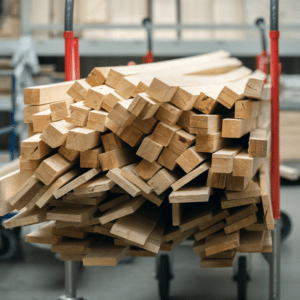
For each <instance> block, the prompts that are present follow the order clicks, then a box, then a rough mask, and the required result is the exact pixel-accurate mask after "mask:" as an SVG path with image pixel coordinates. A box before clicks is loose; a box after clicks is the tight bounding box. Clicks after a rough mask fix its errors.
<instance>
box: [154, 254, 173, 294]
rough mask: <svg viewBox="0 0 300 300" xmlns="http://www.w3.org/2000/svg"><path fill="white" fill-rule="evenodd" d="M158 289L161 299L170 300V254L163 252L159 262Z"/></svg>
mask: <svg viewBox="0 0 300 300" xmlns="http://www.w3.org/2000/svg"><path fill="white" fill-rule="evenodd" d="M157 279H158V291H159V296H160V299H161V300H168V299H169V293H170V281H171V279H172V274H171V268H170V261H169V256H168V255H166V254H163V255H161V256H160V258H159V262H158V274H157Z"/></svg>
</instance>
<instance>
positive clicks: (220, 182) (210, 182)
mask: <svg viewBox="0 0 300 300" xmlns="http://www.w3.org/2000/svg"><path fill="white" fill-rule="evenodd" d="M226 178H227V174H223V173H214V172H212V170H211V169H209V170H208V174H207V181H206V186H210V187H213V188H216V189H225V184H226Z"/></svg>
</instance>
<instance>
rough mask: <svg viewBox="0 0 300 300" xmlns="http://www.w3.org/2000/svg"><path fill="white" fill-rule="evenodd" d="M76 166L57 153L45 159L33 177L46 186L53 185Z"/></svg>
mask: <svg viewBox="0 0 300 300" xmlns="http://www.w3.org/2000/svg"><path fill="white" fill-rule="evenodd" d="M75 165H76V161H75V162H69V161H68V160H67V159H65V158H64V157H63V156H61V155H60V154H59V153H56V154H54V155H52V156H50V157H49V158H47V159H45V160H44V161H43V162H42V163H41V164H40V165H39V167H38V168H37V169H36V171H35V172H34V175H35V176H36V177H37V178H38V179H39V180H40V181H42V182H43V183H44V184H46V185H50V184H51V183H53V182H54V181H55V180H56V179H57V178H58V177H60V176H61V175H63V174H64V173H66V172H67V171H69V170H70V169H71V168H73V167H74V166H75Z"/></svg>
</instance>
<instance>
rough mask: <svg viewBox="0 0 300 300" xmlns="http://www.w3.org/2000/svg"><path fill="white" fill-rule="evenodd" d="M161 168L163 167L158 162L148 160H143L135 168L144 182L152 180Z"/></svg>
mask: <svg viewBox="0 0 300 300" xmlns="http://www.w3.org/2000/svg"><path fill="white" fill-rule="evenodd" d="M161 168H162V166H161V165H160V164H158V163H157V162H156V161H154V162H152V163H151V162H149V161H148V160H146V159H143V160H142V161H141V162H139V163H138V165H137V166H136V167H135V172H136V173H137V174H138V175H139V176H141V177H142V178H143V179H144V180H150V179H151V178H152V177H153V176H154V175H155V174H156V173H157V172H158V171H159V170H160V169H161Z"/></svg>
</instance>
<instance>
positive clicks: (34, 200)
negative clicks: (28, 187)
mask: <svg viewBox="0 0 300 300" xmlns="http://www.w3.org/2000/svg"><path fill="white" fill-rule="evenodd" d="M49 188H50V186H48V185H44V186H43V187H42V188H40V189H39V190H38V192H37V193H36V194H35V195H34V196H33V197H32V196H30V197H32V198H31V199H30V200H29V202H28V203H27V204H26V205H25V207H26V209H28V210H31V209H33V208H34V207H35V206H36V203H37V202H38V201H39V199H40V198H41V197H42V196H43V195H44V194H45V192H47V190H48V189H49ZM26 202H27V201H26Z"/></svg>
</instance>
